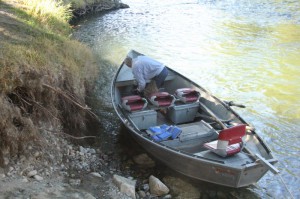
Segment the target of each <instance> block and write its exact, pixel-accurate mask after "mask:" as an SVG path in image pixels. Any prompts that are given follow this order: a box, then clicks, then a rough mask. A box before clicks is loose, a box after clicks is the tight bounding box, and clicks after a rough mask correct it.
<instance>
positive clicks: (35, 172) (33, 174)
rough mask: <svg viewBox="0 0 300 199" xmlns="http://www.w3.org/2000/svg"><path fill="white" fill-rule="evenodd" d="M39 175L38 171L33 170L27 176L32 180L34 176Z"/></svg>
mask: <svg viewBox="0 0 300 199" xmlns="http://www.w3.org/2000/svg"><path fill="white" fill-rule="evenodd" d="M36 174H37V171H36V170H32V171H30V172H29V173H28V174H27V177H29V178H31V177H33V176H35V175H36Z"/></svg>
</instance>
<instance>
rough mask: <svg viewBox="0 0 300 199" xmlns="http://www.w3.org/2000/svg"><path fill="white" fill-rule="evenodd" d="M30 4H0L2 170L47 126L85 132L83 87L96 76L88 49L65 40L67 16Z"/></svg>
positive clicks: (67, 33)
mask: <svg viewBox="0 0 300 199" xmlns="http://www.w3.org/2000/svg"><path fill="white" fill-rule="evenodd" d="M16 2H17V3H16ZM50 2H51V1H50ZM53 2H54V0H53ZM30 6H31V5H27V4H24V1H23V3H22V1H12V0H3V1H0V109H1V111H0V166H5V158H10V157H11V156H14V155H16V154H21V153H22V151H23V149H24V147H26V145H27V144H28V143H30V142H35V141H34V140H35V138H38V136H39V129H41V128H42V126H43V124H45V123H48V124H51V127H52V128H54V129H60V128H63V129H64V130H69V131H70V132H72V133H73V134H77V135H78V134H80V132H83V131H84V130H85V122H84V119H85V117H86V114H87V111H86V110H85V109H84V108H83V105H84V104H85V99H84V98H85V93H86V87H85V86H87V85H91V83H92V80H93V78H94V77H95V75H97V69H96V68H97V67H96V65H95V59H94V57H93V55H92V53H91V51H90V50H89V49H88V48H87V47H85V46H84V45H82V44H81V43H79V42H77V41H74V40H71V39H69V38H68V35H69V33H70V32H71V29H70V27H69V25H68V15H70V12H69V11H68V10H63V11H62V12H65V13H61V14H62V15H60V17H57V16H58V15H57V13H56V15H51V13H50V14H49V13H46V14H45V13H43V12H42V11H43V9H40V10H38V9H35V10H34V12H33V11H32V9H31V7H30ZM48 6H49V5H48ZM65 8H67V9H68V7H64V8H63V9H65ZM30 9H31V10H30ZM59 9H62V8H61V7H60V8H59ZM52 10H53V9H52ZM53 16H54V17H53ZM88 80H89V81H88ZM60 126H62V127H60ZM75 129H76V130H75Z"/></svg>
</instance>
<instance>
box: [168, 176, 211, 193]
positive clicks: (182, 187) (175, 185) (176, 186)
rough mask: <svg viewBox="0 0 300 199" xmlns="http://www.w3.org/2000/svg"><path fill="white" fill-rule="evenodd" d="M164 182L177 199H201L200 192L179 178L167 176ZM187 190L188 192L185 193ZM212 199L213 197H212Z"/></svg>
mask: <svg viewBox="0 0 300 199" xmlns="http://www.w3.org/2000/svg"><path fill="white" fill-rule="evenodd" d="M164 182H165V183H166V184H167V185H168V186H169V187H171V189H172V193H173V194H174V195H177V197H178V198H201V197H202V196H201V192H200V191H199V190H198V189H197V188H196V187H194V186H193V185H192V184H190V183H188V182H186V181H183V180H181V179H180V178H176V177H172V176H167V177H165V178H164ZM186 190H189V191H186ZM212 198H214V197H212Z"/></svg>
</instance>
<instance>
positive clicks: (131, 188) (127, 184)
mask: <svg viewBox="0 0 300 199" xmlns="http://www.w3.org/2000/svg"><path fill="white" fill-rule="evenodd" d="M113 183H114V184H115V185H117V187H118V188H119V190H120V192H122V193H125V194H126V195H127V196H129V197H131V198H134V199H135V198H136V197H135V183H136V181H135V180H130V179H128V178H124V177H122V176H119V175H114V176H113Z"/></svg>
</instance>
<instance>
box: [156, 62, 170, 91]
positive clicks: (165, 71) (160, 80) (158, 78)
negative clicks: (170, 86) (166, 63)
mask: <svg viewBox="0 0 300 199" xmlns="http://www.w3.org/2000/svg"><path fill="white" fill-rule="evenodd" d="M167 76H168V69H167V68H166V67H164V69H163V70H162V71H161V72H160V73H159V75H157V76H155V77H154V78H153V80H154V81H155V83H156V86H157V88H161V87H162V85H163V84H164V81H165V79H166V77H167Z"/></svg>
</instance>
